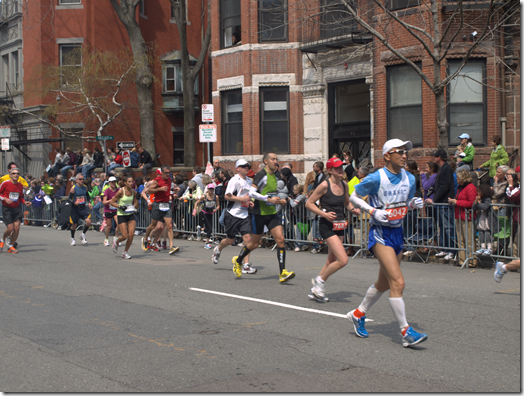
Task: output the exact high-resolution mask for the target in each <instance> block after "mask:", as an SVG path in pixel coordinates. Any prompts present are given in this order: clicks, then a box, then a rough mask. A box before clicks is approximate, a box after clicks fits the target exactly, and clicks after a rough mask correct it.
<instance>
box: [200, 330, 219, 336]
mask: <svg viewBox="0 0 524 396" xmlns="http://www.w3.org/2000/svg"><path fill="white" fill-rule="evenodd" d="M218 333H219V331H216V330H205V331H201V332H200V334H202V335H209V334H218Z"/></svg>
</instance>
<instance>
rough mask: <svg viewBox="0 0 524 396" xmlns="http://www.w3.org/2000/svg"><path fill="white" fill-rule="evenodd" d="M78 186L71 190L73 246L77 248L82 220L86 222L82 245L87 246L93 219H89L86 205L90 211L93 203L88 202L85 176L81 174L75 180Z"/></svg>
mask: <svg viewBox="0 0 524 396" xmlns="http://www.w3.org/2000/svg"><path fill="white" fill-rule="evenodd" d="M75 182H76V184H75V185H74V186H73V187H71V190H69V201H70V202H71V204H72V205H71V220H72V221H73V225H72V226H71V243H70V244H71V246H75V245H76V242H75V231H76V227H78V221H79V220H80V219H82V220H84V221H85V226H84V230H83V232H82V234H81V237H82V243H83V244H84V245H87V239H86V231H87V230H88V229H89V227H90V226H91V219H90V218H89V216H90V215H89V211H88V210H87V209H86V203H87V206H88V207H89V209H91V208H92V206H91V203H90V202H87V187H86V186H85V185H84V175H83V174H81V173H79V174H78V175H76V178H75Z"/></svg>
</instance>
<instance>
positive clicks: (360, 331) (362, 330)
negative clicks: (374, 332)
mask: <svg viewBox="0 0 524 396" xmlns="http://www.w3.org/2000/svg"><path fill="white" fill-rule="evenodd" d="M355 311H356V309H354V310H353V311H350V312H348V313H347V315H346V316H347V318H348V319H349V321H350V322H351V323H353V327H354V328H355V333H357V335H358V336H359V337H362V338H368V337H369V334H368V331H367V330H366V327H365V326H364V325H365V324H366V317H365V316H362V317H361V318H357V317H356V316H355Z"/></svg>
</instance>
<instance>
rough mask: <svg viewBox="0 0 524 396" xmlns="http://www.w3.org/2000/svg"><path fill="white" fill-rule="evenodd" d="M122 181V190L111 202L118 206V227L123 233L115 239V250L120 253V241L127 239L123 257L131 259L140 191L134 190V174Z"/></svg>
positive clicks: (112, 204)
mask: <svg viewBox="0 0 524 396" xmlns="http://www.w3.org/2000/svg"><path fill="white" fill-rule="evenodd" d="M120 183H121V184H122V185H121V186H120V190H118V192H117V193H116V194H115V196H114V197H113V199H111V202H110V205H111V206H113V207H118V228H119V229H120V234H121V235H120V237H119V238H118V239H116V238H115V239H113V252H114V253H118V246H119V244H120V242H124V241H126V250H124V253H122V258H123V259H127V260H129V259H130V258H131V256H130V255H129V253H128V252H129V249H130V248H131V244H132V243H133V238H134V236H135V228H136V218H135V214H137V213H138V210H137V209H136V208H138V193H137V192H136V191H135V190H133V176H126V178H125V179H124V181H120Z"/></svg>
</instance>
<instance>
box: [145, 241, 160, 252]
mask: <svg viewBox="0 0 524 396" xmlns="http://www.w3.org/2000/svg"><path fill="white" fill-rule="evenodd" d="M147 250H149V251H150V252H159V250H158V248H157V247H156V246H155V244H154V243H151V244H149V246H148V248H147Z"/></svg>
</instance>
